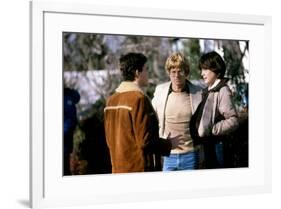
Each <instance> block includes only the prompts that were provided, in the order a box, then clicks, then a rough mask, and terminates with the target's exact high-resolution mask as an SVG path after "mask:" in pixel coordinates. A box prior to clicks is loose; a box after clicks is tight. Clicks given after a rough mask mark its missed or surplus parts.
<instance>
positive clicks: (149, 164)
mask: <svg viewBox="0 0 281 209" xmlns="http://www.w3.org/2000/svg"><path fill="white" fill-rule="evenodd" d="M104 113H105V114H104V117H105V122H104V123H105V135H106V142H107V145H108V148H109V151H110V156H111V163H112V173H128V172H143V171H156V170H161V162H160V160H161V158H160V155H166V156H168V155H169V154H170V151H171V147H172V145H171V143H170V142H169V141H168V140H164V139H160V138H159V133H158V132H159V128H158V121H157V117H156V114H155V112H154V110H153V107H152V105H151V103H150V100H149V99H148V97H146V96H145V95H144V93H143V92H142V90H141V89H140V88H139V87H138V86H137V85H136V84H134V83H133V82H127V81H126V82H122V83H121V84H120V86H119V87H118V88H117V89H116V93H114V94H113V95H112V96H110V97H109V98H108V100H107V102H106V107H105V109H104Z"/></svg>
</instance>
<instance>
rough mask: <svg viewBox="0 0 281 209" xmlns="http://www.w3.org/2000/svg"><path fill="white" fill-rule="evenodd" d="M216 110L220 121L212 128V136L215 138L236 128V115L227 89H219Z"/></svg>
mask: <svg viewBox="0 0 281 209" xmlns="http://www.w3.org/2000/svg"><path fill="white" fill-rule="evenodd" d="M217 110H218V112H219V114H220V115H221V119H220V120H218V122H216V120H215V124H214V126H213V128H212V134H213V135H216V136H220V135H226V134H229V133H230V132H232V131H234V130H235V129H236V128H238V115H237V111H236V109H235V106H234V104H233V101H232V95H231V91H230V89H229V88H228V87H223V88H221V89H220V92H219V95H218V103H217Z"/></svg>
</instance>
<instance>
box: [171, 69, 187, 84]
mask: <svg viewBox="0 0 281 209" xmlns="http://www.w3.org/2000/svg"><path fill="white" fill-rule="evenodd" d="M169 76H170V80H171V82H172V85H173V86H178V87H182V86H184V85H185V79H186V77H187V75H186V73H185V71H184V70H181V69H179V68H172V69H171V70H170V72H169Z"/></svg>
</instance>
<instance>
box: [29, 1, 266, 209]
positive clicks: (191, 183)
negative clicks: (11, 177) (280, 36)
mask: <svg viewBox="0 0 281 209" xmlns="http://www.w3.org/2000/svg"><path fill="white" fill-rule="evenodd" d="M101 23H102V24H101ZM137 26H140V27H137ZM169 28H176V29H177V30H169ZM178 28H180V30H178ZM211 28H212V29H211ZM63 31H73V32H93V33H110V34H115V33H116V34H135V35H165V36H182V37H197V38H199V37H200V38H214V39H215V38H218V39H244V40H249V41H250V43H252V44H251V45H250V47H251V48H250V60H251V61H250V69H251V71H250V89H249V92H250V108H249V117H250V120H249V121H250V123H249V168H240V169H239V168H238V169H221V170H198V171H193V172H171V173H165V174H163V173H139V174H123V175H121V174H120V175H88V176H74V177H63V176H62V175H61V169H62V160H61V159H62V153H61V151H62V143H61V142H62V138H61V137H62V131H61V130H62V123H61V121H62V118H61V117H62V91H60V90H59V89H60V88H61V87H62V77H61V76H62V53H61V52H62V50H61V47H62V40H61V37H62V36H61V33H62V32H63ZM30 49H31V74H30V80H31V82H30V83H31V91H30V94H31V119H30V121H31V131H30V135H31V139H30V164H31V169H30V202H31V206H32V208H43V207H48V206H70V205H79V204H81V205H83V204H98V203H109V202H133V201H149V200H161V199H167V198H169V199H176V198H190V197H205V196H217V195H226V194H249V193H260V192H262V193H264V192H270V191H271V109H270V108H268V107H271V87H270V84H271V82H270V81H271V18H270V17H267V16H253V15H238V14H218V13H208V12H190V11H183V10H182V11H176V10H163V9H150V8H147V9H137V8H126V7H105V6H98V5H92V4H79V3H76V4H69V3H59V2H32V3H31V47H30ZM266 107H267V108H266ZM265 134H266V135H265ZM210 179H211V180H210ZM164 182H165V183H164ZM148 185H149V186H148ZM73 188H75V189H74V190H73Z"/></svg>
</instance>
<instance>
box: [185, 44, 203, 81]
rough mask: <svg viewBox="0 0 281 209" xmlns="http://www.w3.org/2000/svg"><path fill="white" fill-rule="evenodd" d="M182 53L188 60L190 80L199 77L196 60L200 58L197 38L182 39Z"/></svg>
mask: <svg viewBox="0 0 281 209" xmlns="http://www.w3.org/2000/svg"><path fill="white" fill-rule="evenodd" d="M184 54H185V56H186V57H187V58H188V60H189V65H190V73H189V79H190V80H198V79H200V78H201V75H200V71H199V68H198V62H199V59H200V45H199V39H189V40H187V41H184Z"/></svg>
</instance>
